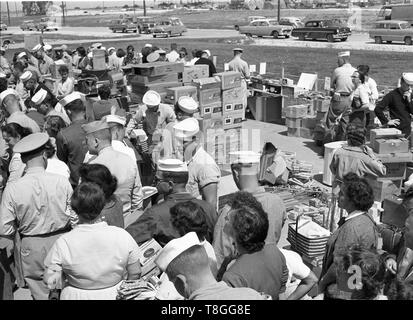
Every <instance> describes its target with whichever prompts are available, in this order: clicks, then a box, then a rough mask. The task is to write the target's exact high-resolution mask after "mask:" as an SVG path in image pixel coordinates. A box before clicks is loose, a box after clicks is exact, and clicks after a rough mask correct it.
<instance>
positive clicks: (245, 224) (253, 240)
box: [231, 206, 268, 253]
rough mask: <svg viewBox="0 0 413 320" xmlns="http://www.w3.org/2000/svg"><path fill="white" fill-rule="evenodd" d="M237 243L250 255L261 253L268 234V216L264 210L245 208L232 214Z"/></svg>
mask: <svg viewBox="0 0 413 320" xmlns="http://www.w3.org/2000/svg"><path fill="white" fill-rule="evenodd" d="M231 222H232V227H233V230H234V233H235V239H236V241H237V243H238V244H239V245H240V246H242V247H243V248H244V249H245V250H246V251H247V252H248V253H254V252H257V251H260V250H261V249H262V248H263V247H264V245H265V239H266V238H267V234H268V216H267V214H266V213H265V212H264V210H262V208H261V209H260V208H256V207H255V208H254V207H248V206H244V207H242V208H239V209H236V210H235V211H234V212H233V213H232V219H231Z"/></svg>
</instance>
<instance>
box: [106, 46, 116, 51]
mask: <svg viewBox="0 0 413 320" xmlns="http://www.w3.org/2000/svg"><path fill="white" fill-rule="evenodd" d="M110 50H116V49H115V48H114V47H110V48H109V49H108V52H110Z"/></svg>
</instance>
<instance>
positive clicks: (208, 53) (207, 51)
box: [202, 50, 211, 57]
mask: <svg viewBox="0 0 413 320" xmlns="http://www.w3.org/2000/svg"><path fill="white" fill-rule="evenodd" d="M202 52H205V53H206V54H207V55H208V57H210V56H211V51H209V50H202Z"/></svg>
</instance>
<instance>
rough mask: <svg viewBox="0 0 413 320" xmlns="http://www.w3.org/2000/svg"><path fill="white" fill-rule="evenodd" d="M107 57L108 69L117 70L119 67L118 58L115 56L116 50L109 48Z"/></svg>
mask: <svg viewBox="0 0 413 320" xmlns="http://www.w3.org/2000/svg"><path fill="white" fill-rule="evenodd" d="M108 55H109V57H108V68H109V69H117V68H118V66H119V62H118V60H119V58H118V57H117V56H116V49H115V48H114V47H111V48H109V49H108Z"/></svg>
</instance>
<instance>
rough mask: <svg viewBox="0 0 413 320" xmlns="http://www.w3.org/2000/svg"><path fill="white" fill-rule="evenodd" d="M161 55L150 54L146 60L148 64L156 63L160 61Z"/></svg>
mask: <svg viewBox="0 0 413 320" xmlns="http://www.w3.org/2000/svg"><path fill="white" fill-rule="evenodd" d="M159 57H160V55H159V53H158V52H156V51H155V52H152V53H150V54H148V56H147V57H146V60H148V62H155V61H158V60H159Z"/></svg>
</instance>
